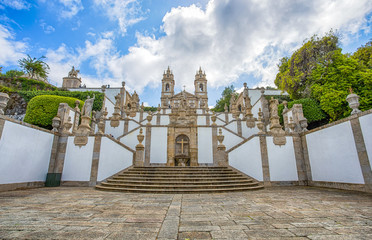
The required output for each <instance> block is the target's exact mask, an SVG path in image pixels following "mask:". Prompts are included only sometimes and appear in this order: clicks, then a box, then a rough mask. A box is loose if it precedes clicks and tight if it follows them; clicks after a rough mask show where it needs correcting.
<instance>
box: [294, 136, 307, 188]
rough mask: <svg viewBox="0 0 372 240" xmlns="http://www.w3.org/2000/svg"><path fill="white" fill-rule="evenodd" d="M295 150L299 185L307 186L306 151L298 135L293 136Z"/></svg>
mask: <svg viewBox="0 0 372 240" xmlns="http://www.w3.org/2000/svg"><path fill="white" fill-rule="evenodd" d="M292 138H293V148H294V152H295V159H296V167H297V175H298V184H299V185H300V186H306V185H307V174H306V166H305V165H306V164H305V158H304V151H303V147H302V140H301V137H300V135H299V134H298V133H295V134H293V136H292Z"/></svg>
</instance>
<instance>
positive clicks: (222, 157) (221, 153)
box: [216, 129, 229, 166]
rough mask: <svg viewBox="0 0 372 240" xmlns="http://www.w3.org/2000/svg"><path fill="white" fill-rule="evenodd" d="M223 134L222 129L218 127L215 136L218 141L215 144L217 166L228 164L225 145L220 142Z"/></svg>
mask: <svg viewBox="0 0 372 240" xmlns="http://www.w3.org/2000/svg"><path fill="white" fill-rule="evenodd" d="M224 138H225V136H223V135H222V130H221V129H220V131H219V135H218V136H217V140H218V142H219V144H218V146H217V153H216V162H217V165H218V166H228V165H229V161H228V155H227V153H226V146H225V145H223V144H222V142H223V140H224Z"/></svg>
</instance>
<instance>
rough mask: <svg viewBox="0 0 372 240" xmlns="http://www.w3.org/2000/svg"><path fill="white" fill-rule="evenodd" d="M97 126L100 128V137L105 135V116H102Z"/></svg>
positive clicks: (98, 132)
mask: <svg viewBox="0 0 372 240" xmlns="http://www.w3.org/2000/svg"><path fill="white" fill-rule="evenodd" d="M97 126H98V131H97V134H98V135H103V134H104V133H105V122H104V117H103V116H101V118H100V119H99V122H98V124H97Z"/></svg>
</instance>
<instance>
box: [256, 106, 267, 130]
mask: <svg viewBox="0 0 372 240" xmlns="http://www.w3.org/2000/svg"><path fill="white" fill-rule="evenodd" d="M257 128H258V130H259V131H258V134H264V133H265V131H266V130H265V131H264V128H265V123H264V120H263V113H262V111H261V108H259V109H258V122H257Z"/></svg>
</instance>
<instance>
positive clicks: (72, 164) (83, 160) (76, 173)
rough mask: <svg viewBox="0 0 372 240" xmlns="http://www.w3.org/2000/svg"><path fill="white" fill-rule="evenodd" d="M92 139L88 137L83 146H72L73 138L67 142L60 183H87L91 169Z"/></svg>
mask: <svg viewBox="0 0 372 240" xmlns="http://www.w3.org/2000/svg"><path fill="white" fill-rule="evenodd" d="M93 146H94V137H88V143H87V145H85V146H82V147H78V146H75V144H74V137H69V138H68V141H67V148H66V155H65V163H64V166H63V172H62V181H89V180H90V171H91V168H92V157H93Z"/></svg>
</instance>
